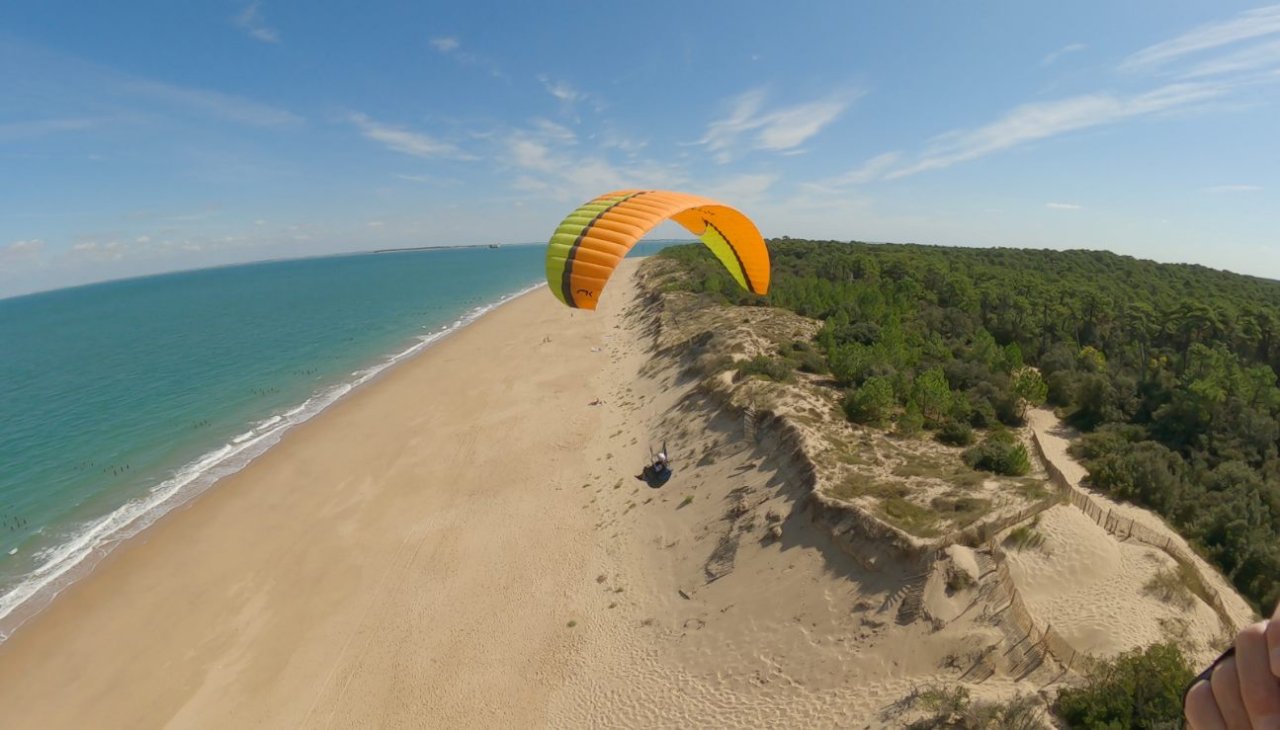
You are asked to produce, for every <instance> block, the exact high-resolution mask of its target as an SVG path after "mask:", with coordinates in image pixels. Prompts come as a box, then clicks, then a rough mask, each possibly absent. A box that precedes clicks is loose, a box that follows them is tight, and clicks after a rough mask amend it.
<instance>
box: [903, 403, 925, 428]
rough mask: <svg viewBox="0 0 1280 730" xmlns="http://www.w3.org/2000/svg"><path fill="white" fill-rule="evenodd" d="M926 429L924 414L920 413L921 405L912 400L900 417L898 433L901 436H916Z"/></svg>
mask: <svg viewBox="0 0 1280 730" xmlns="http://www.w3.org/2000/svg"><path fill="white" fill-rule="evenodd" d="M923 430H924V415H923V414H921V413H920V407H919V406H917V405H916V404H915V401H912V402H910V403H908V404H907V409H906V410H905V411H903V413H902V415H901V416H899V417H898V435H899V436H915V435H916V434H918V433H920V432H921V431H923Z"/></svg>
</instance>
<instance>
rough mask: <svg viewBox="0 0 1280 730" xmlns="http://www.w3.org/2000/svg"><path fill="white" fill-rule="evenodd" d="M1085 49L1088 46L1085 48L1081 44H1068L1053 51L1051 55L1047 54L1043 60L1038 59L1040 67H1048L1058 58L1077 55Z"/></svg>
mask: <svg viewBox="0 0 1280 730" xmlns="http://www.w3.org/2000/svg"><path fill="white" fill-rule="evenodd" d="M1085 48H1088V46H1086V45H1085V44H1083V43H1069V44H1067V45H1065V46H1063V47H1062V48H1059V49H1058V50H1056V51H1053V52H1052V53H1049V54H1048V55H1046V56H1045V57H1044V58H1042V59H1040V65H1041V66H1049V65H1051V64H1052V63H1054V62H1055V61H1057V60H1058V59H1059V58H1062V57H1063V56H1065V55H1067V54H1068V53H1078V52H1080V51H1083V50H1084V49H1085Z"/></svg>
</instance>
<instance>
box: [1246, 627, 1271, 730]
mask: <svg viewBox="0 0 1280 730" xmlns="http://www.w3.org/2000/svg"><path fill="white" fill-rule="evenodd" d="M1235 659H1236V675H1237V678H1238V680H1239V682H1240V696H1241V697H1242V698H1243V699H1244V706H1245V709H1246V710H1248V712H1249V721H1250V722H1251V723H1252V725H1253V729H1254V730H1280V682H1277V681H1276V677H1275V675H1274V674H1272V673H1271V650H1270V647H1269V646H1268V645H1267V622H1266V621H1262V622H1259V623H1256V624H1254V625H1252V626H1250V627H1248V628H1246V629H1245V630H1244V631H1241V632H1240V635H1239V636H1237V637H1236V657H1235Z"/></svg>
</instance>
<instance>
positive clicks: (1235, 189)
mask: <svg viewBox="0 0 1280 730" xmlns="http://www.w3.org/2000/svg"><path fill="white" fill-rule="evenodd" d="M1261 189H1262V188H1261V187H1260V186H1258V185H1210V186H1209V187H1207V188H1205V189H1204V191H1205V192H1206V193H1252V192H1256V191H1258V190H1261Z"/></svg>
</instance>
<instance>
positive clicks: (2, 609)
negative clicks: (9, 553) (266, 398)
mask: <svg viewBox="0 0 1280 730" xmlns="http://www.w3.org/2000/svg"><path fill="white" fill-rule="evenodd" d="M545 286H546V284H545V282H539V283H537V284H534V285H532V286H528V287H525V288H523V289H519V290H516V291H514V292H509V293H506V294H503V295H501V296H499V297H498V298H497V299H495V300H494V301H492V302H488V303H485V304H481V305H479V306H476V307H473V308H472V309H470V310H468V311H466V312H465V313H463V314H461V315H460V316H459V317H457V318H456V319H455V320H454V321H453V322H452V323H450V324H447V325H444V326H442V327H440V328H439V329H438V330H436V331H434V332H432V333H430V334H427V335H414V336H413V338H412V340H413V344H411V345H409V346H408V347H406V348H404V349H401V350H398V351H395V352H392V353H390V354H384V355H380V356H378V358H377V360H376V361H375V362H374V363H373V364H371V365H368V366H366V367H363V368H361V369H359V370H356V371H354V372H352V373H350V374H349V376H348V379H345V380H342V381H340V382H338V383H333V384H330V385H327V386H324V387H323V388H320V389H318V390H316V391H314V392H313V393H311V395H309V396H308V397H307V398H306V400H304V401H303V402H301V403H299V404H296V405H293V406H290V407H288V408H287V409H285V410H284V411H283V412H282V413H275V414H272V415H271V416H269V417H267V418H264V419H259V420H257V421H254V422H250V423H249V424H246V428H247V430H246V431H244V432H243V433H240V434H238V435H236V436H234V437H232V438H230V439H228V440H227V441H225V442H223V443H222V444H220V445H218V446H214V447H213V448H211V449H210V450H208V451H205V452H204V453H202V454H200V455H199V456H197V457H196V458H195V459H194V460H192V461H190V462H187V463H185V464H183V465H181V466H180V467H178V468H177V469H176V470H174V471H173V472H171V474H172V475H171V476H169V477H167V478H163V479H161V480H160V481H159V482H157V483H156V484H155V485H154V486H152V487H151V488H150V489H149V490H148V492H147V497H146V498H144V499H143V500H139V499H136V498H135V499H131V500H129V501H127V502H125V503H124V504H122V505H120V506H119V507H117V508H115V509H114V510H112V511H111V512H108V513H107V514H104V515H100V516H99V517H97V518H95V519H93V520H90V521H88V522H85V523H81V524H80V525H78V526H77V527H76V528H75V531H74V532H73V533H72V534H71V536H70V538H69V539H68V540H67V541H65V542H63V543H60V544H58V545H56V546H53V547H51V548H46V549H45V552H47V553H49V554H50V555H49V558H48V559H47V560H45V561H44V562H43V563H41V564H40V565H39V566H37V567H36V569H35V570H34V571H32V572H31V573H29V574H27V575H26V576H25V577H24V578H23V580H21V581H20V582H18V583H16V584H14V585H13V586H12V587H10V588H9V589H8V590H7V591H6V592H5V593H3V594H0V647H3V645H4V644H5V643H6V642H7V641H8V640H9V639H11V638H12V637H13V636H14V635H15V633H16V632H17V631H19V630H20V629H21V628H22V626H23V625H25V624H26V623H27V622H29V621H31V620H32V619H34V618H36V617H38V616H39V615H40V613H41V612H42V611H44V610H45V609H47V608H48V607H49V606H50V605H52V604H53V602H55V601H56V600H57V599H58V596H59V595H60V594H62V593H63V592H64V591H66V590H67V589H68V588H70V587H72V586H74V585H75V584H76V583H77V582H78V581H80V580H83V579H85V578H86V577H88V576H90V575H92V574H93V572H94V570H95V569H97V567H98V566H100V565H101V564H102V563H103V562H104V561H105V560H107V559H108V558H109V557H110V556H111V554H112V553H113V552H114V551H115V550H116V549H117V548H120V547H122V546H124V545H127V544H128V543H129V542H130V541H133V540H136V539H140V538H141V537H142V536H143V535H144V534H145V532H146V531H147V530H148V529H149V528H150V527H152V526H153V525H155V524H157V523H158V522H159V521H161V520H163V519H164V518H165V517H166V516H167V515H169V514H171V513H172V512H174V511H175V510H178V509H182V508H184V507H186V506H188V505H190V504H191V503H192V502H193V501H194V500H196V499H197V498H199V497H200V496H201V495H203V494H205V493H207V492H208V491H209V490H211V489H213V488H214V487H215V486H217V484H218V483H219V482H222V481H223V480H225V479H227V478H228V477H231V476H233V475H235V474H237V473H239V472H240V471H242V470H243V469H245V468H247V467H248V466H249V465H250V464H252V463H253V462H254V461H256V460H257V459H259V458H261V457H262V456H264V455H266V454H267V453H268V452H269V451H270V450H271V449H272V448H273V447H275V446H277V445H278V444H279V443H280V442H281V440H282V439H284V438H285V436H286V435H287V434H288V433H290V432H291V431H293V430H294V429H295V428H296V427H298V426H301V425H302V424H305V423H307V422H308V421H310V420H311V419H312V418H314V417H316V416H318V415H320V414H322V413H324V412H325V411H327V410H329V409H330V408H331V407H332V406H334V405H335V404H337V403H339V402H341V401H342V400H343V399H345V398H347V397H349V396H351V395H352V394H354V393H356V392H358V391H359V390H360V389H361V388H363V387H365V386H367V385H370V384H372V383H374V382H377V381H378V380H379V379H380V378H381V377H382V376H383V375H385V374H386V373H387V372H389V371H391V370H392V369H394V368H395V367H396V366H399V365H402V364H405V363H407V362H409V361H411V360H413V359H415V358H416V357H418V356H420V355H422V354H423V353H425V352H427V351H428V350H430V348H431V347H432V346H433V345H437V344H439V343H441V342H443V341H445V340H446V339H448V338H449V337H450V336H451V335H455V334H457V333H458V332H460V331H462V330H463V329H465V328H466V327H468V326H470V325H472V324H475V323H476V322H478V321H480V319H481V318H483V317H484V316H485V315H486V314H490V313H492V312H494V311H496V310H497V309H498V308H500V307H502V306H503V305H505V304H509V303H511V302H514V301H516V300H518V299H520V298H521V297H524V296H527V295H529V294H532V293H534V292H536V291H538V290H539V289H542V288H544V287H545Z"/></svg>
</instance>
